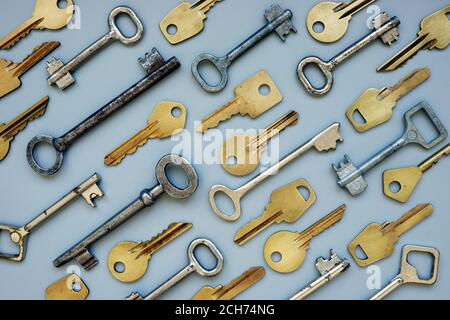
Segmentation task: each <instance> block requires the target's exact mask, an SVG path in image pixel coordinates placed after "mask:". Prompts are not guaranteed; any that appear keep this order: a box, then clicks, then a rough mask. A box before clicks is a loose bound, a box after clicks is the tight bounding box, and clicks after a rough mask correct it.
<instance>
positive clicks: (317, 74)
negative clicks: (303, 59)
mask: <svg viewBox="0 0 450 320" xmlns="http://www.w3.org/2000/svg"><path fill="white" fill-rule="evenodd" d="M303 73H304V74H305V77H306V78H307V79H308V80H309V82H310V83H311V84H312V85H313V86H314V88H323V87H324V86H325V84H326V80H327V79H326V78H325V75H324V74H323V72H322V71H321V70H320V69H319V67H318V66H317V65H316V64H314V63H308V64H307V65H306V66H305V68H304V69H303Z"/></svg>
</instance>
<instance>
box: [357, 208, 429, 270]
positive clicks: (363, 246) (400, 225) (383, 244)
mask: <svg viewBox="0 0 450 320" xmlns="http://www.w3.org/2000/svg"><path fill="white" fill-rule="evenodd" d="M432 213H433V206H432V205H431V204H429V203H427V204H419V205H417V206H416V207H414V208H412V209H411V210H409V211H408V212H407V213H405V214H404V215H403V216H401V217H400V218H399V219H398V220H396V221H394V222H385V223H383V224H377V223H371V224H369V225H368V226H367V227H366V228H365V229H364V230H363V231H362V232H361V233H360V234H358V235H357V236H356V238H355V239H353V240H352V242H350V243H349V245H348V251H349V252H350V254H351V255H352V257H353V259H354V260H355V262H356V263H357V264H358V266H360V267H365V266H368V265H370V264H372V263H375V262H377V261H380V260H382V259H384V258H386V257H389V256H390V255H391V254H392V253H393V252H394V248H395V244H396V243H397V241H398V239H399V237H400V236H401V235H402V234H404V233H405V232H407V231H408V230H410V229H411V228H413V227H414V226H416V225H417V224H419V223H420V222H422V221H423V220H424V219H426V218H428V217H429V216H430V215H431V214H432ZM357 249H360V250H361V251H362V253H363V255H364V256H363V255H362V254H360V255H358V252H357Z"/></svg>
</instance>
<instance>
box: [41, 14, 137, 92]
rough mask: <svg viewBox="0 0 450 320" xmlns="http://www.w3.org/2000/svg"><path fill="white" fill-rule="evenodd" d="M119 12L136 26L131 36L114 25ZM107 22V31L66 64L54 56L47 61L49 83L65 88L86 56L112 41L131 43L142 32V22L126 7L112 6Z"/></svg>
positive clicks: (90, 55)
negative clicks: (73, 72)
mask: <svg viewBox="0 0 450 320" xmlns="http://www.w3.org/2000/svg"><path fill="white" fill-rule="evenodd" d="M121 14H125V15H127V16H128V17H130V19H131V21H132V22H133V24H134V25H135V26H136V33H135V34H134V35H133V36H130V37H127V36H125V35H124V34H123V33H122V32H121V31H120V30H119V27H118V26H117V25H116V18H117V16H118V15H121ZM108 23H109V28H110V30H109V31H108V33H107V34H105V35H104V36H103V37H101V38H100V39H98V40H97V41H95V42H94V43H93V44H91V45H90V46H89V47H87V48H86V49H84V50H83V51H82V52H80V53H79V54H78V55H77V56H75V58H73V59H72V60H70V61H69V62H68V63H67V64H64V63H62V61H61V60H60V59H57V58H55V57H54V58H53V59H52V60H51V61H50V62H47V71H48V73H49V74H50V77H49V78H48V84H49V85H51V86H52V85H56V86H57V87H58V88H59V89H61V90H64V89H66V88H67V87H69V86H70V85H72V84H73V83H75V78H74V77H73V76H72V74H71V72H72V71H73V70H75V69H77V68H78V67H79V66H80V65H81V64H82V63H84V62H85V61H86V60H87V59H88V58H91V57H92V56H93V55H95V54H96V53H98V51H100V49H103V48H105V47H106V46H107V45H108V44H110V43H111V42H112V41H120V42H121V43H122V44H124V45H130V44H133V43H135V42H137V41H139V40H140V39H141V37H142V34H143V32H144V27H143V25H142V22H141V21H140V20H139V18H138V16H137V15H136V13H135V12H134V11H133V10H132V9H130V8H128V7H116V8H114V9H113V10H112V11H111V13H110V14H109V18H108Z"/></svg>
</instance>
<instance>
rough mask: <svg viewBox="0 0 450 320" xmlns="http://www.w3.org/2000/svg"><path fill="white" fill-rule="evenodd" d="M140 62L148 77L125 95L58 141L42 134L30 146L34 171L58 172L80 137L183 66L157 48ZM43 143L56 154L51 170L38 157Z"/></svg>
mask: <svg viewBox="0 0 450 320" xmlns="http://www.w3.org/2000/svg"><path fill="white" fill-rule="evenodd" d="M139 62H140V64H141V66H142V67H143V68H144V70H145V71H146V72H147V76H146V77H144V78H143V79H142V80H140V81H139V82H137V83H135V84H134V85H132V86H131V87H130V88H129V89H127V90H125V91H124V92H122V93H121V94H120V95H118V96H117V97H116V98H114V99H113V100H112V101H110V102H108V103H107V104H106V105H105V106H103V107H102V108H101V109H99V110H97V111H96V112H95V113H93V114H92V115H90V116H89V117H88V118H86V119H85V120H83V121H82V122H81V123H80V124H78V125H77V126H75V127H74V128H72V129H71V130H69V131H68V132H66V133H65V134H64V135H62V136H60V137H58V138H54V137H52V136H50V135H38V136H36V137H34V138H33V139H32V140H31V141H30V142H29V143H28V146H27V160H28V163H29V164H30V166H31V168H33V170H34V171H36V172H37V173H40V174H42V175H46V176H50V175H53V174H55V173H56V172H58V171H59V169H61V166H62V164H63V159H64V152H66V151H67V149H69V147H70V146H71V145H72V144H73V143H74V142H75V141H76V140H77V139H78V138H80V137H82V136H83V135H84V134H86V133H87V132H89V131H90V130H91V129H92V128H94V127H95V126H97V125H98V124H99V123H101V122H102V121H104V120H106V119H108V117H109V116H111V115H112V114H114V113H115V112H116V111H118V110H120V109H122V107H124V106H126V105H127V104H128V103H129V102H131V101H133V100H134V99H136V98H137V97H139V96H140V95H141V94H142V93H144V92H146V90H148V89H150V88H151V87H153V86H154V85H155V84H157V83H158V82H159V81H161V80H163V79H164V78H166V77H167V76H168V75H169V74H171V73H172V72H173V71H175V70H176V69H178V68H179V67H180V62H179V61H178V59H177V58H176V57H173V58H171V59H170V60H169V61H167V62H166V61H165V60H164V59H163V57H162V56H161V55H160V54H159V52H158V51H157V50H156V49H155V48H153V50H152V52H151V54H148V53H147V54H146V55H145V56H144V57H143V58H140V59H139ZM41 143H46V144H49V145H50V146H52V147H53V149H54V150H55V152H56V159H55V163H54V164H53V166H51V167H48V168H45V167H43V166H41V165H40V164H39V163H38V162H37V160H36V159H35V157H34V150H35V148H36V146H37V145H38V144H41Z"/></svg>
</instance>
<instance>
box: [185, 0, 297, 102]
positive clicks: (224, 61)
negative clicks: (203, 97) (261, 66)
mask: <svg viewBox="0 0 450 320" xmlns="http://www.w3.org/2000/svg"><path fill="white" fill-rule="evenodd" d="M264 16H265V18H266V20H267V21H268V23H267V24H266V25H265V26H264V27H262V28H261V29H259V30H258V31H256V32H255V33H254V34H253V35H251V36H250V37H249V38H247V40H245V41H244V42H242V43H241V44H239V45H238V46H237V47H236V48H234V49H233V50H231V51H230V52H229V53H227V54H226V55H225V56H223V57H216V56H214V55H212V54H209V53H203V54H201V55H199V56H198V57H196V58H195V59H194V61H193V62H192V68H191V69H192V74H193V75H194V78H195V79H196V80H197V82H198V83H199V84H200V86H201V87H202V88H203V89H204V90H206V91H207V92H211V93H215V92H219V91H222V90H223V89H224V88H225V86H226V85H227V82H228V68H229V67H230V65H231V64H232V63H233V62H234V61H235V60H236V59H237V58H239V57H240V56H241V55H243V54H244V53H245V52H247V50H249V49H250V48H253V47H254V46H255V45H256V44H258V43H259V42H260V41H261V40H263V39H265V38H266V37H267V36H269V35H270V34H272V32H274V31H275V32H276V33H277V34H278V36H279V37H280V38H281V40H283V41H285V40H286V37H287V36H288V35H289V34H290V33H291V32H294V33H296V32H297V29H295V27H294V25H293V24H292V21H291V18H292V11H291V10H284V11H283V9H281V7H280V6H279V5H272V6H271V7H270V8H269V9H267V10H266V12H265V13H264ZM206 63H210V64H212V66H213V67H215V68H216V69H217V71H218V72H219V74H220V81H219V83H217V84H210V83H208V82H207V81H206V80H205V79H204V78H203V76H202V75H201V74H200V69H199V67H200V65H201V64H206Z"/></svg>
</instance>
